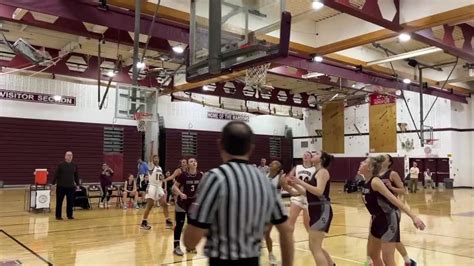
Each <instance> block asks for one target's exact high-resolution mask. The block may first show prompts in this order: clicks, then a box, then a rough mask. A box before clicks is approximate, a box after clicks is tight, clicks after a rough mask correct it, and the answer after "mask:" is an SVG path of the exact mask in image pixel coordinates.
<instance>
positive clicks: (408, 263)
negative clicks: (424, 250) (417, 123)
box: [367, 154, 416, 266]
mask: <svg viewBox="0 0 474 266" xmlns="http://www.w3.org/2000/svg"><path fill="white" fill-rule="evenodd" d="M382 156H383V158H384V161H383V162H382V167H381V170H380V173H379V175H378V176H379V177H380V179H381V180H382V181H383V182H384V183H385V185H386V186H387V187H388V189H389V190H390V191H391V192H392V193H393V194H394V195H395V196H396V197H397V196H401V195H404V194H405V193H406V189H405V186H404V185H403V181H402V179H401V178H400V175H398V173H397V172H396V171H393V170H392V165H393V158H392V156H390V155H389V154H384V155H382ZM398 212H400V210H398ZM399 216H401V214H399ZM367 245H370V243H367ZM395 248H396V249H397V250H398V252H399V253H400V255H402V257H403V260H404V261H405V266H415V265H416V262H415V261H414V260H412V259H410V257H409V256H408V251H407V250H406V248H405V245H403V243H402V242H399V243H396V245H395Z"/></svg>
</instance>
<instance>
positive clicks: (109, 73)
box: [106, 70, 115, 78]
mask: <svg viewBox="0 0 474 266" xmlns="http://www.w3.org/2000/svg"><path fill="white" fill-rule="evenodd" d="M106 75H107V77H109V78H113V77H115V72H114V71H113V70H109V71H107V74H106Z"/></svg>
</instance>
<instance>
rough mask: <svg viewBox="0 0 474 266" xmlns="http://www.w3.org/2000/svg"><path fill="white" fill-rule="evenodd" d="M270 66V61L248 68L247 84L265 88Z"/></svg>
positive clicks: (255, 87)
mask: <svg viewBox="0 0 474 266" xmlns="http://www.w3.org/2000/svg"><path fill="white" fill-rule="evenodd" d="M269 67H270V63H268V64H263V65H259V66H255V67H251V68H248V69H247V70H246V74H245V85H246V86H248V87H250V88H253V89H256V90H261V89H262V88H265V83H266V80H267V71H268V68H269Z"/></svg>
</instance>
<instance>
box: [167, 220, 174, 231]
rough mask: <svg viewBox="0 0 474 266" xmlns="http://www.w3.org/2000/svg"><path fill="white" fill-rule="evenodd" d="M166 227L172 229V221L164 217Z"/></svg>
mask: <svg viewBox="0 0 474 266" xmlns="http://www.w3.org/2000/svg"><path fill="white" fill-rule="evenodd" d="M166 229H173V222H172V221H171V220H170V219H166Z"/></svg>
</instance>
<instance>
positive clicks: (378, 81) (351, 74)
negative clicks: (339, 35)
mask: <svg viewBox="0 0 474 266" xmlns="http://www.w3.org/2000/svg"><path fill="white" fill-rule="evenodd" d="M276 63H278V64H281V65H284V66H289V67H293V68H297V69H303V70H306V71H312V72H319V73H325V74H327V75H330V76H336V77H340V78H344V79H347V80H352V81H356V82H361V83H364V84H372V85H376V86H381V87H384V88H392V89H403V90H409V91H415V92H419V90H420V88H419V86H418V85H417V84H413V83H412V84H403V83H401V82H400V81H399V80H396V79H395V78H394V77H391V76H386V75H381V74H377V73H369V72H367V71H360V70H359V69H357V68H350V67H347V66H342V65H339V64H332V63H327V62H321V63H317V62H313V61H311V60H310V58H309V57H303V56H298V55H289V56H288V57H287V58H283V59H279V60H277V61H276ZM424 93H425V94H428V95H433V96H439V97H441V98H446V99H449V100H453V101H458V102H462V103H467V100H466V97H467V96H465V95H458V94H455V93H453V92H452V91H446V90H441V89H439V88H434V87H428V88H425V89H424Z"/></svg>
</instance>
